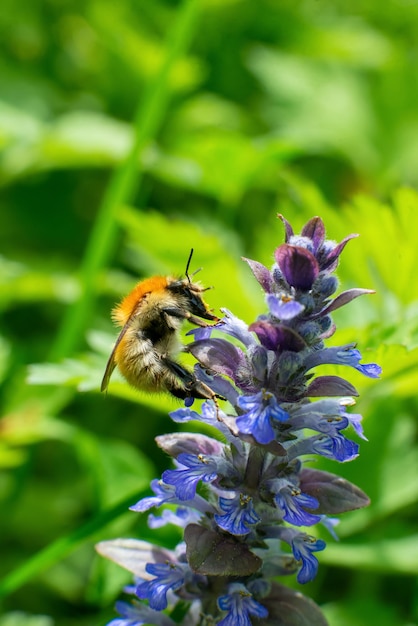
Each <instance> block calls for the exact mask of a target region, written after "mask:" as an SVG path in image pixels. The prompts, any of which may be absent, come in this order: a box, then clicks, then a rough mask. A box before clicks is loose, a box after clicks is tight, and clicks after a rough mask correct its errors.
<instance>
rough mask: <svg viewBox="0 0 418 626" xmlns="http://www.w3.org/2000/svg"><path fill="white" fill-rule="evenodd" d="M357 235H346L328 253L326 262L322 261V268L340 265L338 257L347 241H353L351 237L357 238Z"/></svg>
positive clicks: (331, 268)
mask: <svg viewBox="0 0 418 626" xmlns="http://www.w3.org/2000/svg"><path fill="white" fill-rule="evenodd" d="M356 237H358V235H357V234H355V233H353V234H352V235H348V236H347V237H345V238H344V239H343V240H342V241H341V243H339V244H337V245H336V246H335V248H334V249H333V250H331V252H330V253H329V254H328V257H327V258H326V260H325V261H324V263H322V266H321V270H329V271H332V270H334V269H335V268H336V267H337V265H338V259H339V256H340V254H341V252H342V251H343V250H344V248H345V246H346V245H347V243H348V242H349V241H351V239H355V238H356Z"/></svg>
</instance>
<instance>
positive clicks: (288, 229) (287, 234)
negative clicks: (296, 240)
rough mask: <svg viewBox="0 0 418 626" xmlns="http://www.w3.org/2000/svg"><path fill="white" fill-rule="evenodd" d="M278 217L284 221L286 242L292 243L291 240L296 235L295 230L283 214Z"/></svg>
mask: <svg viewBox="0 0 418 626" xmlns="http://www.w3.org/2000/svg"><path fill="white" fill-rule="evenodd" d="M277 217H278V218H279V220H282V222H283V224H284V229H285V242H286V243H288V242H289V241H290V238H291V237H293V235H294V232H293V228H292V226H291V225H290V223H289V222H288V221H287V219H286V218H285V217H284V216H283V215H282V214H281V213H278V214H277Z"/></svg>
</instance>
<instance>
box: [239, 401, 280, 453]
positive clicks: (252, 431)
mask: <svg viewBox="0 0 418 626" xmlns="http://www.w3.org/2000/svg"><path fill="white" fill-rule="evenodd" d="M237 404H238V406H239V407H240V408H241V409H243V410H244V411H245V413H244V414H243V415H240V416H239V417H238V418H237V426H238V428H239V431H240V432H241V433H243V434H246V435H252V436H253V437H254V439H255V440H256V441H258V443H261V444H267V443H270V441H272V440H273V439H274V437H275V432H274V429H273V427H272V423H271V422H272V420H276V421H278V422H285V421H286V420H288V419H289V415H288V413H286V411H284V410H283V409H282V408H281V406H280V404H279V402H278V401H277V399H276V398H275V396H273V394H271V393H269V392H266V391H259V392H258V393H256V394H254V395H252V396H240V397H239V398H238V402H237Z"/></svg>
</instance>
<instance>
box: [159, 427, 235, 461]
mask: <svg viewBox="0 0 418 626" xmlns="http://www.w3.org/2000/svg"><path fill="white" fill-rule="evenodd" d="M155 441H156V442H157V445H158V447H159V448H161V449H162V450H164V452H166V453H167V454H169V455H170V456H172V457H174V458H176V457H177V456H178V455H179V454H181V453H182V452H186V453H187V454H206V455H208V456H210V455H217V454H220V453H221V452H222V449H223V448H224V444H222V443H221V442H220V441H217V440H216V439H213V438H212V437H208V436H207V435H201V434H199V433H170V434H168V435H159V436H158V437H156V438H155Z"/></svg>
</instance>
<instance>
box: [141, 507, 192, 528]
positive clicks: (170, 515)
mask: <svg viewBox="0 0 418 626" xmlns="http://www.w3.org/2000/svg"><path fill="white" fill-rule="evenodd" d="M201 518H202V514H201V513H199V512H198V511H195V510H194V509H186V508H184V507H178V508H177V510H176V512H174V511H171V510H170V509H165V510H164V511H163V512H162V514H161V515H160V516H157V515H152V514H151V515H149V516H148V526H149V527H150V528H161V527H162V526H165V525H166V524H174V526H179V527H180V528H186V526H187V525H188V524H195V523H196V522H198V521H199V520H200V519H201Z"/></svg>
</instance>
